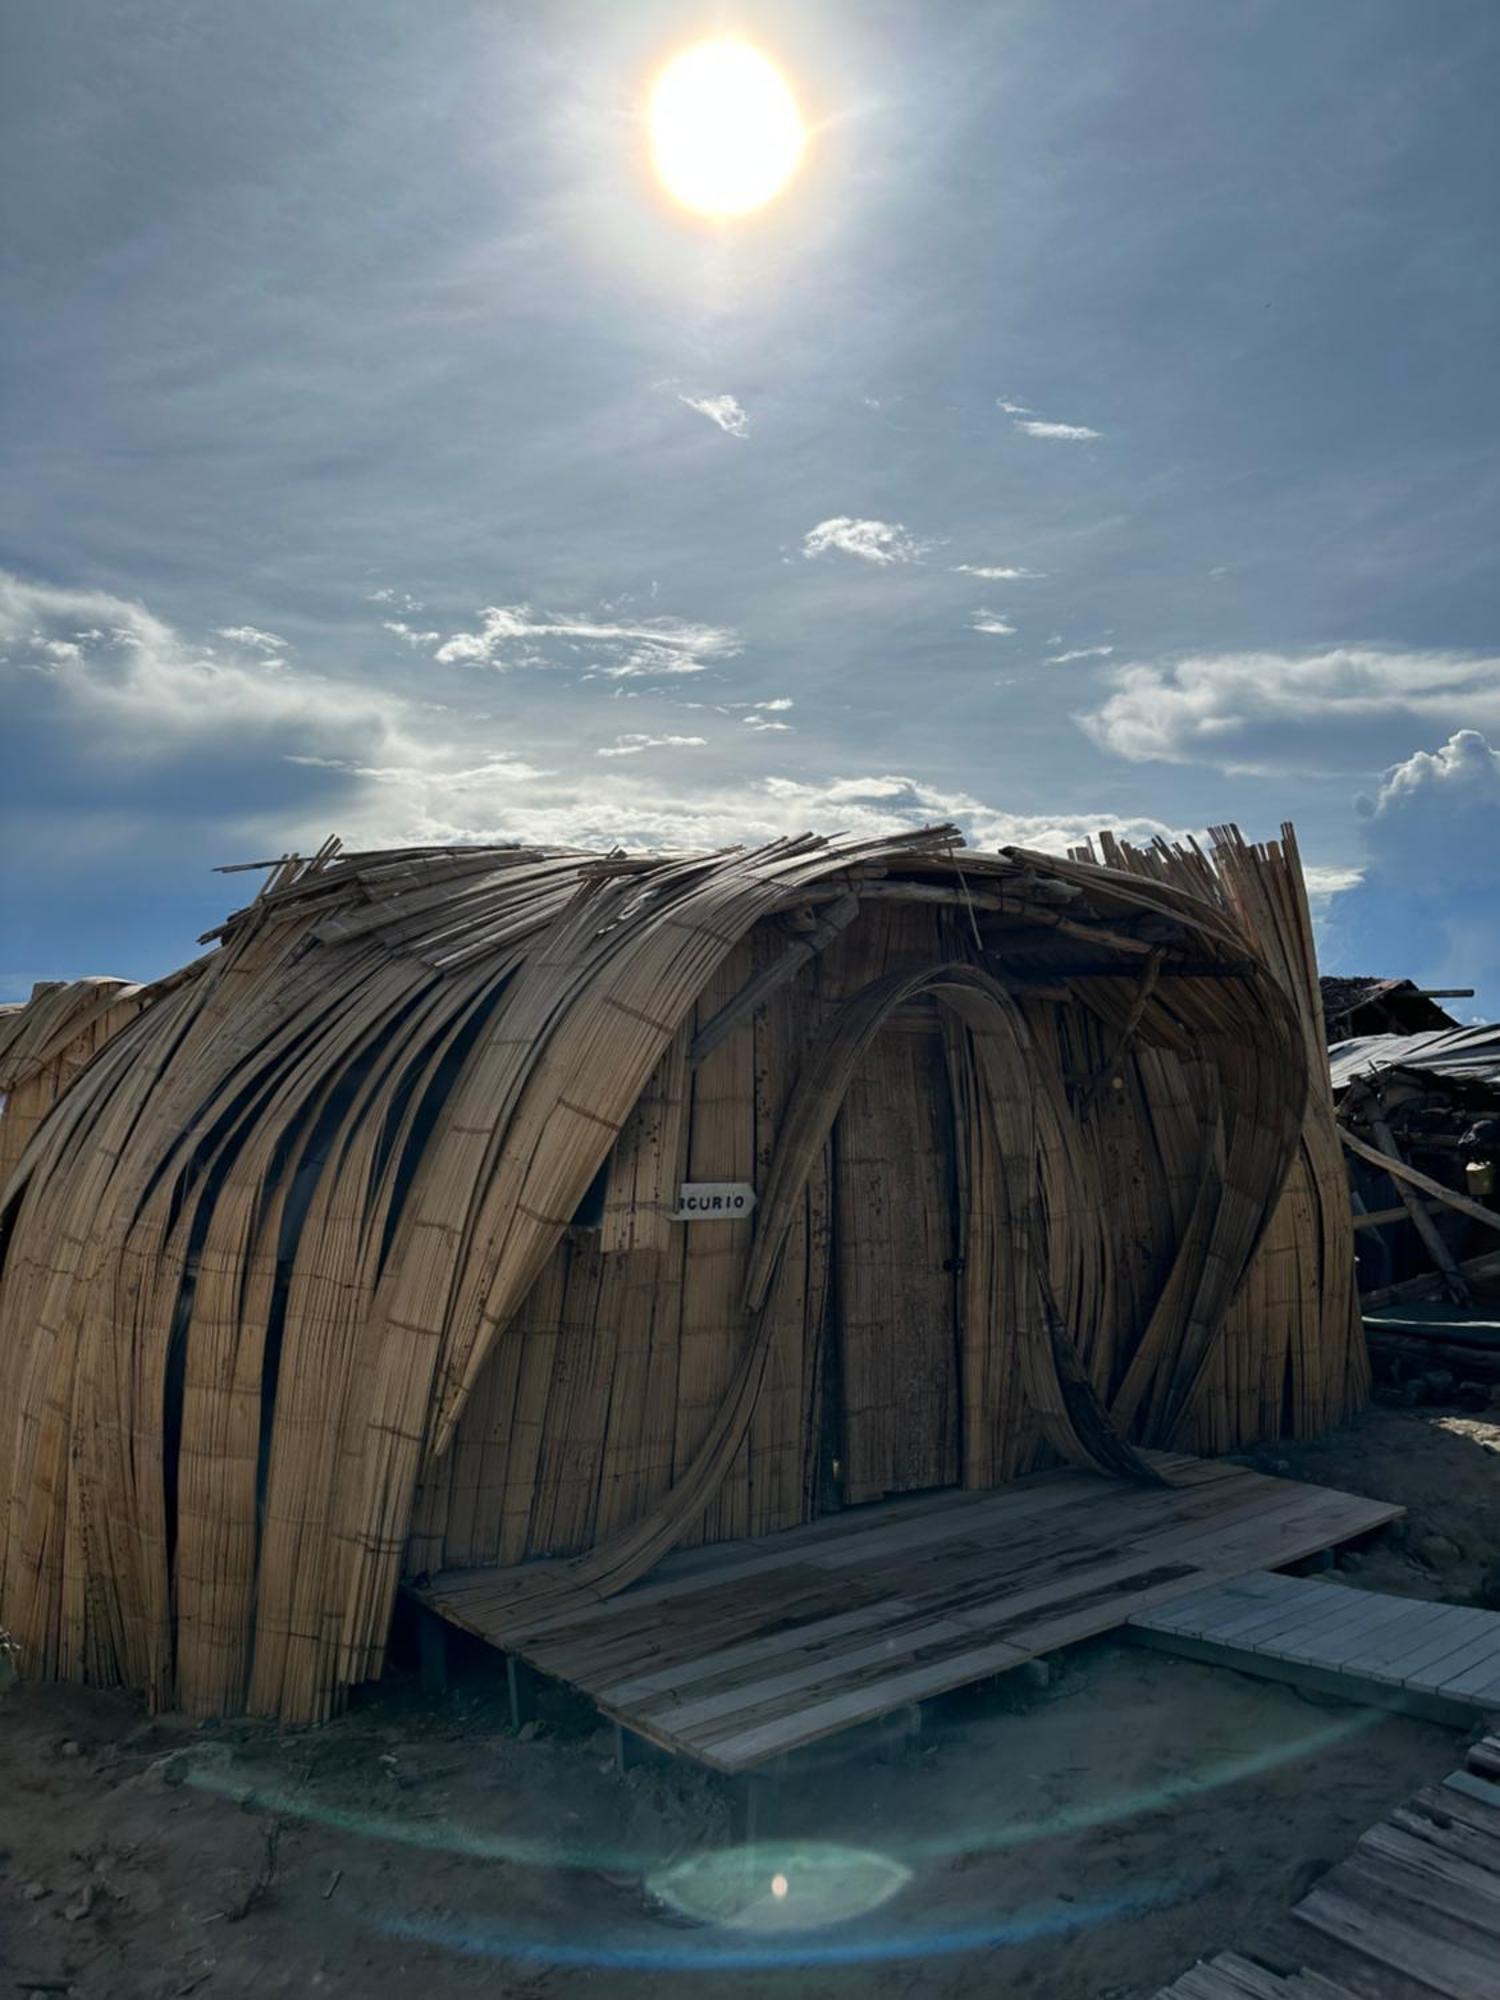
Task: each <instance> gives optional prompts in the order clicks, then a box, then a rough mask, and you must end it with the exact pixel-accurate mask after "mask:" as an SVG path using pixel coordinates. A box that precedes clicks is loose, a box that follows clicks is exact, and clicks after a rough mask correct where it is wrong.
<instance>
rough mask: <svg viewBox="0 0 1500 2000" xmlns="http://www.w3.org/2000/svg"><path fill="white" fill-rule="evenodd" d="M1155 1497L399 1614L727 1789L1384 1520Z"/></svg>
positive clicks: (1041, 1502)
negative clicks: (524, 1671) (805, 1751)
mask: <svg viewBox="0 0 1500 2000" xmlns="http://www.w3.org/2000/svg"><path fill="white" fill-rule="evenodd" d="M1150 1456H1151V1457H1152V1460H1153V1462H1154V1464H1155V1466H1156V1468H1157V1469H1158V1470H1159V1471H1160V1472H1161V1473H1162V1474H1163V1476H1164V1477H1166V1478H1167V1479H1169V1480H1170V1481H1171V1482H1172V1483H1171V1484H1169V1485H1164V1486H1141V1485H1127V1484H1124V1483H1122V1482H1120V1481H1117V1480H1109V1479H1103V1478H1099V1477H1096V1476H1094V1475H1092V1474H1090V1473H1085V1472H1076V1471H1062V1472H1047V1473H1040V1474H1037V1475H1035V1476H1033V1477H1032V1478H1029V1479H1024V1480H1019V1481H1017V1482H1016V1483H1015V1484H1014V1485H1011V1486H1006V1487H1002V1488H1000V1489H999V1490H998V1491H996V1492H990V1493H967V1492H961V1491H957V1490H948V1491H943V1492H936V1493H923V1494H919V1495H916V1496H913V1497H911V1498H909V1499H902V1500H895V1501H883V1502H878V1503H876V1504H874V1505H872V1506H866V1507H860V1508H857V1509H853V1510H851V1511H849V1512H846V1513H842V1514H835V1515H830V1516H828V1517H826V1518H824V1519H821V1520H818V1521H815V1522H812V1523H811V1524H809V1525H808V1526H806V1527H802V1528H794V1529H792V1530H791V1531H790V1532H789V1533H786V1534H781V1535H773V1536H767V1537H764V1538H762V1539H760V1540H756V1541H747V1542H729V1543H720V1544H718V1545H716V1546H713V1547H709V1548H698V1549H691V1550H686V1551H683V1552H682V1553H680V1554H678V1555H673V1556H669V1557H668V1558H667V1559H666V1560H665V1561H664V1562H662V1563H661V1564H659V1565H658V1566H657V1568H656V1569H655V1570H654V1571H653V1572H652V1573H651V1575H650V1576H648V1577H646V1578H644V1579H643V1580H642V1581H641V1582H640V1583H637V1584H635V1585H633V1586H632V1587H631V1588H630V1589H628V1590H626V1591H623V1592H621V1593H620V1595H619V1596H617V1597H612V1598H609V1599H607V1600H604V1601H599V1600H590V1601H587V1602H582V1601H579V1600H578V1599H576V1598H575V1599H574V1600H573V1601H572V1602H571V1603H569V1604H568V1605H566V1606H564V1607H563V1608H561V1609H560V1608H559V1607H558V1606H557V1604H556V1603H553V1604H552V1605H550V1606H548V1605H547V1604H546V1603H545V1602H544V1601H543V1602H537V1601H535V1600H533V1601H531V1602H529V1603H528V1601H527V1600H526V1599H525V1598H524V1597H520V1598H518V1597H517V1593H516V1581H517V1573H516V1572H515V1571H514V1570H511V1571H503V1570H485V1569H475V1570H450V1571H447V1572H444V1573H442V1574H440V1575H437V1576H434V1577H431V1578H429V1579H427V1580H426V1581H425V1582H424V1583H423V1584H422V1585H421V1587H420V1588H415V1589H413V1591H412V1594H413V1595H414V1596H416V1597H417V1598H418V1600H419V1601H420V1602H421V1603H423V1604H425V1605H426V1606H428V1607H429V1608H430V1609H431V1610H433V1611H435V1612H437V1613H438V1614H439V1615H440V1616H441V1617H443V1618H444V1619H447V1620H448V1621H450V1622H451V1623H453V1624H455V1625H458V1626H461V1627H463V1628H464V1629H465V1630H467V1631H469V1632H473V1633H476V1634H478V1636H479V1637H481V1638H483V1639H486V1640H488V1641H489V1642H490V1643H491V1644H492V1645H495V1646H498V1647H500V1648H501V1649H502V1650H504V1651H505V1652H507V1653H510V1654H513V1655H516V1656H519V1657H520V1658H521V1659H523V1660H525V1661H526V1662H528V1663H529V1664H530V1665H531V1666H532V1667H534V1668H536V1669H537V1670H539V1671H540V1672H541V1673H543V1674H546V1675H548V1676H550V1677H552V1678H553V1679H555V1680H559V1681H562V1682H565V1683H567V1684H568V1685H570V1686H572V1687H575V1688H577V1689H579V1690H581V1691H582V1692H583V1693H585V1694H586V1695H588V1696H590V1697H591V1698H592V1700H593V1701H594V1702H595V1703H597V1705H598V1706H599V1708H600V1709H602V1710H603V1711H604V1713H605V1714H607V1715H609V1716H611V1717H613V1718H614V1719H615V1720H616V1721H618V1722H620V1723H622V1724H623V1725H625V1726H626V1727H627V1728H629V1729H631V1730H634V1731H636V1732H637V1733H638V1734H640V1735H641V1736H644V1737H647V1738H649V1739H650V1740H651V1741H653V1742H655V1743H657V1744H659V1745H661V1746H662V1747H664V1748H666V1749H669V1750H672V1751H675V1752H679V1753H681V1754H683V1755H685V1756H689V1757H693V1758H696V1759H698V1760H699V1761H700V1762H702V1763H705V1764H708V1765H710V1766H712V1767H713V1768H715V1769H717V1770H721V1771H742V1770H747V1769H750V1768H751V1767H753V1766H755V1765H757V1764H761V1763H764V1762H766V1761H767V1760H769V1759H771V1758H774V1757H776V1756H778V1755H780V1754H781V1753H783V1752H785V1751H788V1750H793V1749H798V1748H800V1747H801V1746H802V1745H804V1744H807V1743H811V1742H814V1741H816V1740H817V1739H819V1738H820V1737H824V1736H828V1735H831V1734H832V1733H833V1732H834V1731H836V1730H840V1729H845V1728H848V1727H850V1726H851V1725H853V1724H855V1723H859V1722H866V1721H869V1720H871V1719H873V1718H874V1717H876V1716H879V1715H882V1714H885V1713H888V1712H889V1711H891V1710H893V1709H897V1708H900V1707H902V1706H904V1705H905V1704H907V1703H909V1702H913V1701H920V1700H922V1699H923V1698H924V1697H926V1696H928V1695H934V1694H938V1693H941V1692H943V1691H945V1690H947V1689H950V1688H955V1687H960V1686H963V1685H966V1684H967V1683H969V1682H973V1681H978V1680H983V1679H986V1678H988V1677H989V1676H990V1675H993V1674H998V1673H1003V1672H1005V1671H1007V1670H1008V1669H1009V1668H1012V1667H1017V1666H1020V1665H1021V1664H1022V1663H1023V1662H1025V1661H1026V1660H1028V1659H1033V1658H1036V1657H1037V1656H1038V1655H1040V1654H1044V1653H1048V1652H1052V1651H1055V1650H1056V1649H1058V1648H1059V1647H1062V1646H1067V1645H1071V1644H1073V1643H1074V1642H1075V1641H1077V1640H1080V1639H1087V1638H1092V1637H1094V1636H1096V1635H1097V1634H1099V1633H1102V1632H1107V1631H1110V1630H1113V1629H1115V1628H1116V1627H1118V1626H1121V1625H1123V1624H1125V1622H1126V1621H1127V1620H1128V1619H1130V1618H1131V1617H1132V1616H1133V1615H1135V1614H1138V1613H1140V1612H1144V1611H1146V1610H1148V1609H1150V1608H1151V1607H1153V1606H1157V1605H1161V1604H1164V1603H1166V1602H1167V1601H1168V1600H1169V1599H1172V1598H1175V1597H1181V1596H1183V1595H1184V1594H1185V1593H1187V1592H1189V1591H1197V1590H1201V1589H1202V1588H1204V1587H1205V1586H1206V1585H1208V1584H1211V1583H1218V1582H1224V1581H1227V1580H1228V1579H1230V1578H1232V1577H1235V1576H1239V1575H1242V1574H1244V1573H1245V1572H1246V1571H1249V1570H1263V1569H1267V1568H1275V1567H1277V1566H1278V1565H1281V1564H1285V1563H1290V1562H1295V1561H1296V1560H1298V1558H1300V1557H1303V1556H1307V1555H1311V1554H1314V1553H1316V1552H1317V1551H1319V1550H1321V1549H1326V1548H1330V1547H1332V1546H1334V1545H1335V1544H1336V1543H1339V1542H1341V1541H1345V1540H1347V1539H1349V1538H1350V1537H1352V1536H1355V1535H1361V1534H1364V1533H1366V1532H1368V1531H1369V1530H1370V1529H1372V1528H1376V1527H1378V1526H1380V1525H1381V1523H1382V1522H1385V1521H1389V1520H1391V1519H1393V1518H1394V1517H1395V1516H1396V1515H1398V1514H1400V1513H1401V1512H1402V1509H1401V1508H1399V1507H1393V1506H1390V1505H1388V1504H1386V1503H1385V1502H1382V1501H1376V1500H1366V1499H1360V1498H1357V1497H1356V1496H1354V1495H1352V1494H1348V1493H1338V1492H1334V1491H1331V1490H1330V1489H1328V1488H1326V1487H1317V1486H1306V1485H1300V1484H1295V1483H1293V1482H1291V1481H1288V1480H1280V1479H1268V1478H1265V1477H1263V1476H1262V1475H1260V1474H1258V1473H1253V1472H1250V1471H1247V1470H1246V1469H1244V1468H1243V1467H1240V1466H1235V1465H1229V1464H1226V1463H1224V1462H1222V1461H1217V1462H1214V1461H1207V1460H1201V1459H1192V1458H1183V1457H1177V1456H1169V1455H1166V1454H1159V1453H1158V1454H1151V1455H1150Z"/></svg>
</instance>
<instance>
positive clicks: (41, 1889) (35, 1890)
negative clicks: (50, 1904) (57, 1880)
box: [21, 1882, 52, 1903]
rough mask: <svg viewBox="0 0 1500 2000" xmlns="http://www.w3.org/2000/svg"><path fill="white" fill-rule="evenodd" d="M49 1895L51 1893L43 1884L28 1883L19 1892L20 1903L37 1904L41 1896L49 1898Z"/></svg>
mask: <svg viewBox="0 0 1500 2000" xmlns="http://www.w3.org/2000/svg"><path fill="white" fill-rule="evenodd" d="M51 1894H52V1891H51V1890H50V1889H49V1888H48V1887H47V1885H46V1883H45V1882H28V1883H27V1884H26V1886H25V1887H24V1888H23V1889H22V1891H21V1901H22V1902H23V1903H39V1902H40V1901H41V1900H42V1898H43V1896H50V1895H51Z"/></svg>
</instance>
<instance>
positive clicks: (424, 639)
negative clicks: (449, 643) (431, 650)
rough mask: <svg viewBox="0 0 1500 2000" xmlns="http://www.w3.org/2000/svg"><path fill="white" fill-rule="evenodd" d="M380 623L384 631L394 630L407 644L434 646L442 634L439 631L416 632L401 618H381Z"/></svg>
mask: <svg viewBox="0 0 1500 2000" xmlns="http://www.w3.org/2000/svg"><path fill="white" fill-rule="evenodd" d="M380 623H381V626H382V628H383V629H384V630H385V631H387V632H394V633H395V635H396V637H397V638H398V639H402V640H404V641H405V642H406V644H407V645H408V646H435V645H436V644H437V642H438V641H439V639H441V638H442V636H443V635H442V633H441V632H418V631H417V630H416V629H415V628H414V627H413V626H410V625H408V624H407V623H406V622H405V620H404V619H401V618H382V619H381V621H380Z"/></svg>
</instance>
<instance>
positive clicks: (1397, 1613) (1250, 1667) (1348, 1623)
mask: <svg viewBox="0 0 1500 2000" xmlns="http://www.w3.org/2000/svg"><path fill="white" fill-rule="evenodd" d="M1130 1633H1131V1636H1132V1637H1133V1638H1138V1639H1142V1640H1144V1641H1145V1642H1147V1643H1148V1644H1153V1645H1157V1646H1160V1647H1161V1648H1162V1649H1163V1650H1165V1651H1167V1652H1172V1653H1181V1654H1185V1655H1186V1656H1187V1657H1188V1658H1190V1659H1195V1660H1207V1661H1209V1662H1211V1663H1213V1664H1214V1665H1222V1666H1231V1667H1240V1668H1244V1669H1246V1670H1247V1671H1249V1672H1252V1673H1263V1674H1266V1675H1268V1676H1269V1677H1271V1678H1273V1679H1278V1680H1293V1681H1296V1682H1297V1683H1299V1684H1300V1685H1301V1686H1304V1687H1313V1688H1316V1689H1319V1690H1320V1691H1322V1692H1323V1693H1326V1694H1342V1695H1347V1696H1348V1697H1349V1699H1350V1700H1353V1701H1369V1702H1373V1703H1375V1704H1376V1705H1377V1706H1380V1707H1385V1708H1399V1709H1406V1710H1408V1711H1411V1712H1415V1713H1418V1714H1426V1715H1431V1716H1433V1717H1434V1718H1435V1719H1436V1720H1438V1721H1452V1722H1469V1721H1472V1719H1473V1717H1472V1714H1471V1713H1470V1711H1474V1710H1478V1711H1479V1712H1480V1713H1481V1714H1485V1713H1488V1712H1489V1711H1490V1710H1492V1709H1496V1710H1500V1612H1494V1611H1480V1610H1473V1609H1469V1608H1466V1607H1464V1606H1461V1605H1456V1604H1434V1603H1432V1602H1431V1601H1430V1600H1429V1599H1427V1598H1425V1597H1391V1596H1388V1595H1386V1594H1385V1593H1384V1592H1382V1591H1376V1590H1356V1589H1353V1588H1351V1587H1350V1586H1348V1585H1346V1584H1339V1583H1326V1582H1323V1581H1322V1580H1321V1579H1319V1578H1315V1577H1305V1576H1271V1575H1253V1574H1252V1575H1249V1576H1241V1577H1236V1578H1234V1579H1233V1580H1232V1581H1230V1582H1228V1583H1220V1584H1215V1585H1213V1586H1211V1587H1210V1588H1209V1589H1207V1590H1201V1591H1194V1592H1193V1593H1192V1594H1191V1595H1189V1596H1185V1597H1176V1598H1174V1599H1173V1600H1172V1601H1171V1603H1169V1604H1159V1605H1156V1606H1154V1607H1153V1608H1152V1609H1150V1610H1142V1611H1138V1612H1135V1613H1133V1614H1132V1616H1131V1619H1130Z"/></svg>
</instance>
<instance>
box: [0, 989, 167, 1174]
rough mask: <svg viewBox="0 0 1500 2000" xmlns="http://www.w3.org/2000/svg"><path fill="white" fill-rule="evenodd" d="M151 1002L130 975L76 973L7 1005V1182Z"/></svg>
mask: <svg viewBox="0 0 1500 2000" xmlns="http://www.w3.org/2000/svg"><path fill="white" fill-rule="evenodd" d="M145 1004H146V1002H145V999H144V997H143V990H142V989H141V988H140V987H136V986H132V985H130V984H129V983H128V982H127V981H126V980H123V979H74V980H68V981H57V982H55V983H53V982H43V983H42V984H40V985H39V986H37V987H36V988H35V989H34V991H33V992H32V995H31V998H30V1000H28V1001H27V1002H25V1003H24V1005H21V1006H17V1007H13V1008H5V1007H0V1189H3V1188H4V1186H5V1183H6V1182H7V1181H8V1180H9V1179H10V1176H11V1174H12V1173H13V1172H14V1170H15V1168H16V1166H17V1164H18V1163H19V1161H20V1158H21V1155H22V1154H23V1153H24V1152H25V1150H26V1148H27V1146H28V1145H29V1144H30V1142H31V1138H32V1135H33V1133H35V1131H36V1129H37V1127H38V1126H39V1125H40V1124H41V1122H42V1120H43V1119H44V1118H45V1117H46V1115H47V1113H48V1112H49V1111H50V1110H51V1109H52V1107H53V1105H54V1104H55V1103H56V1102H57V1100H58V1098H59V1097H61V1096H62V1094H63V1092H64V1091H65V1090H66V1089H67V1088H68V1086H69V1085H70V1084H71V1083H72V1082H73V1081H74V1079H75V1078H76V1077H78V1076H79V1075H81V1074H82V1072H83V1071H84V1070H85V1069H86V1068H87V1067H88V1065H89V1064H90V1063H91V1062H92V1061H93V1059H94V1057H95V1056H96V1055H97V1054H98V1052H99V1050H100V1049H102V1048H103V1047H104V1044H105V1043H106V1042H108V1041H112V1040H113V1039H114V1037H115V1036H116V1035H117V1034H118V1033H119V1031H120V1029H121V1028H123V1027H125V1026H126V1024H127V1023H128V1022H130V1021H133V1020H134V1019H135V1017H136V1015H137V1014H139V1013H140V1011H141V1009H142V1007H143V1006H144V1005H145Z"/></svg>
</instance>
